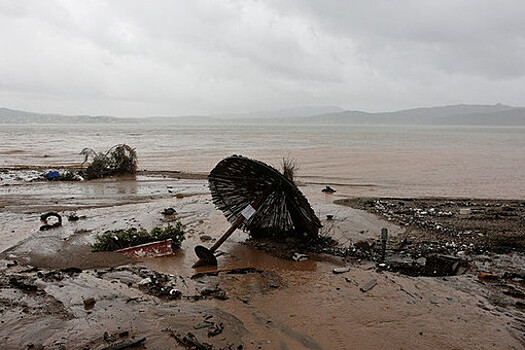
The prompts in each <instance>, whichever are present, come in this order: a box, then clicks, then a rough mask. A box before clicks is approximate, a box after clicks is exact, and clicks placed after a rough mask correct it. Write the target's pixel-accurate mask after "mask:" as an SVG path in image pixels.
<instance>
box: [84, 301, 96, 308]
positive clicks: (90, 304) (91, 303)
mask: <svg viewBox="0 0 525 350" xmlns="http://www.w3.org/2000/svg"><path fill="white" fill-rule="evenodd" d="M96 302H97V301H96V300H95V298H85V299H84V308H85V309H86V310H88V309H92V308H93V306H95V303H96Z"/></svg>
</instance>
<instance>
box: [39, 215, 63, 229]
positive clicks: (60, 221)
mask: <svg viewBox="0 0 525 350" xmlns="http://www.w3.org/2000/svg"><path fill="white" fill-rule="evenodd" d="M51 216H53V217H56V218H57V219H58V221H57V222H55V223H52V224H48V223H47V219H48V218H50V217H51ZM40 221H42V222H44V223H45V224H44V225H42V226H40V231H45V230H50V229H53V228H57V227H59V226H62V216H60V214H58V213H55V212H52V211H50V212H49V213H46V214H42V215H40Z"/></svg>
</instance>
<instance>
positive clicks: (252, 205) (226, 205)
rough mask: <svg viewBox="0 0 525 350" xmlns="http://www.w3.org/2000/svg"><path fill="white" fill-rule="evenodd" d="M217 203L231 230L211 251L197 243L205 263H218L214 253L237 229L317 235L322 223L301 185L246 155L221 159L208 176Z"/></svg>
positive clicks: (256, 233) (307, 236) (264, 233)
mask: <svg viewBox="0 0 525 350" xmlns="http://www.w3.org/2000/svg"><path fill="white" fill-rule="evenodd" d="M208 182H209V187H210V191H211V194H212V199H213V202H214V204H215V205H216V206H217V208H219V209H220V210H221V211H222V212H223V213H224V215H225V216H226V218H227V219H228V221H230V222H231V223H232V227H231V228H230V230H228V231H227V232H226V234H224V235H223V237H221V239H219V240H218V241H217V242H216V243H215V245H214V246H213V247H211V248H210V249H209V250H208V249H206V248H204V247H202V246H197V247H196V248H195V252H196V253H197V255H198V256H199V257H200V258H201V260H205V261H200V262H201V263H200V264H199V263H197V264H196V265H201V264H202V263H203V262H206V263H216V260H214V259H215V258H214V257H212V256H210V254H209V253H213V252H214V251H215V249H217V247H218V246H219V245H220V244H222V242H224V240H226V238H228V236H229V235H231V234H232V233H233V231H235V229H236V228H240V229H243V230H245V231H250V234H251V235H252V236H256V237H257V236H270V237H279V236H280V237H283V236H289V235H296V236H300V237H302V238H303V239H305V240H310V239H315V238H317V235H318V232H319V229H320V228H321V222H320V221H319V219H318V218H317V216H316V215H315V213H314V211H313V209H312V208H311V206H310V203H308V200H307V199H306V197H305V196H304V195H303V194H302V193H301V191H299V189H298V188H297V186H295V184H294V183H293V182H292V181H290V180H289V179H288V178H286V177H285V176H284V175H283V174H281V173H280V172H279V171H277V170H276V169H275V168H273V167H271V166H269V165H267V164H265V163H263V162H260V161H257V160H253V159H249V158H246V157H243V156H237V155H234V156H231V157H228V158H225V159H223V160H222V161H220V162H219V163H218V164H217V165H216V166H215V168H214V169H213V170H212V171H211V172H210V174H209V176H208Z"/></svg>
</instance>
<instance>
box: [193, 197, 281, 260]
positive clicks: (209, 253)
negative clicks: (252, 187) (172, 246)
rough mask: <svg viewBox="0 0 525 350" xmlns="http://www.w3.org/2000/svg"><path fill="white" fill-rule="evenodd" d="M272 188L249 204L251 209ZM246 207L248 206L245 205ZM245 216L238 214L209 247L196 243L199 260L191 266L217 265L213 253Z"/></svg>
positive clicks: (257, 204) (260, 201) (261, 202)
mask: <svg viewBox="0 0 525 350" xmlns="http://www.w3.org/2000/svg"><path fill="white" fill-rule="evenodd" d="M271 190H272V189H269V190H267V191H265V192H264V193H262V194H261V195H260V196H259V197H258V198H257V199H256V200H255V201H254V202H253V203H252V204H251V205H249V206H251V207H252V208H253V209H255V210H257V209H259V207H260V206H261V205H262V204H263V202H264V201H265V200H266V198H268V195H269V194H270V193H271ZM247 208H248V207H247ZM244 220H246V218H245V217H244V215H241V216H239V218H238V219H237V220H235V222H234V223H233V224H232V226H231V227H230V228H229V229H228V231H226V232H225V233H224V234H223V235H222V236H221V238H219V240H218V241H217V242H215V244H214V245H213V246H212V247H211V248H210V249H208V248H206V247H204V246H201V245H198V246H196V247H195V253H196V254H197V256H198V257H199V260H198V261H197V262H196V263H195V264H193V266H192V267H199V266H204V265H217V259H216V258H215V255H213V253H214V252H215V251H216V250H217V248H219V247H220V246H221V244H223V243H224V241H226V240H227V239H228V237H230V236H231V235H232V234H233V232H234V231H235V230H236V229H237V227H239V226H240V225H241V224H242V223H243V222H244Z"/></svg>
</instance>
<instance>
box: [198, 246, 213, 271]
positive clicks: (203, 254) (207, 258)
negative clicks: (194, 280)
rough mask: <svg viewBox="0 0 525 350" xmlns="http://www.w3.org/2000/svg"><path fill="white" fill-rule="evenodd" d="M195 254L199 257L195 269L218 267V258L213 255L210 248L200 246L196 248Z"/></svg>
mask: <svg viewBox="0 0 525 350" xmlns="http://www.w3.org/2000/svg"><path fill="white" fill-rule="evenodd" d="M195 254H197V256H198V257H199V261H197V262H196V263H195V264H194V265H193V267H199V266H207V265H213V266H217V258H216V257H215V255H213V252H212V251H211V250H209V249H208V248H206V247H204V246H201V245H198V246H196V247H195Z"/></svg>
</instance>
